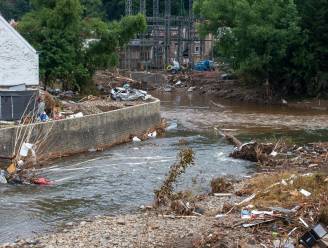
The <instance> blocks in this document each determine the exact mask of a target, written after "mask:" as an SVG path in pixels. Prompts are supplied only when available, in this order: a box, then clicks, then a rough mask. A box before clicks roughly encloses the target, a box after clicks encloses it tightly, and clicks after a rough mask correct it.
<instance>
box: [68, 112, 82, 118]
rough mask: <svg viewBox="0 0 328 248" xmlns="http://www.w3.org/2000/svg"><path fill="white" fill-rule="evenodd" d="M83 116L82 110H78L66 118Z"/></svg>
mask: <svg viewBox="0 0 328 248" xmlns="http://www.w3.org/2000/svg"><path fill="white" fill-rule="evenodd" d="M83 116H84V115H83V113H82V112H78V113H76V114H73V115H69V116H67V119H74V118H81V117H83Z"/></svg>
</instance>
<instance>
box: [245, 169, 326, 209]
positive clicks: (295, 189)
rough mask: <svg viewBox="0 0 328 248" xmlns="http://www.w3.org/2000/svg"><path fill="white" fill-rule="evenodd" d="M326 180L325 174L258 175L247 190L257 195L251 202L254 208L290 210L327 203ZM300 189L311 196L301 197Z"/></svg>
mask: <svg viewBox="0 0 328 248" xmlns="http://www.w3.org/2000/svg"><path fill="white" fill-rule="evenodd" d="M327 178H328V176H327V174H324V173H316V174H311V175H301V174H298V173H292V172H284V173H277V174H270V175H259V176H257V177H255V178H254V179H252V180H251V181H250V183H249V184H248V187H247V188H248V189H249V190H250V191H252V192H254V193H257V196H256V197H255V199H254V200H253V204H254V205H255V206H256V207H263V208H266V207H272V206H280V207H285V208H292V207H294V206H296V205H302V206H306V205H311V204H318V203H320V201H322V202H325V203H327V202H326V201H327V196H328V195H327V189H328V180H327ZM286 184H287V185H286ZM273 185H274V186H273ZM301 189H305V190H306V191H309V192H311V196H309V197H306V196H304V195H302V194H301V193H300V192H299V191H300V190H301Z"/></svg>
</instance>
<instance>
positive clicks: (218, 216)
mask: <svg viewBox="0 0 328 248" xmlns="http://www.w3.org/2000/svg"><path fill="white" fill-rule="evenodd" d="M226 216H227V215H226V214H217V215H215V218H217V219H220V218H224V217H226Z"/></svg>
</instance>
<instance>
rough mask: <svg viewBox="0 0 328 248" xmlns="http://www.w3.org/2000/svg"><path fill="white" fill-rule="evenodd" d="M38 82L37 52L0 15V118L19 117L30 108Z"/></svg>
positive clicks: (36, 91)
mask: <svg viewBox="0 0 328 248" xmlns="http://www.w3.org/2000/svg"><path fill="white" fill-rule="evenodd" d="M38 86H39V55H38V53H37V52H36V50H35V49H34V48H33V47H32V46H31V45H30V44H29V43H28V42H27V41H26V40H25V39H24V38H23V37H22V36H21V35H20V34H19V33H18V32H17V31H16V30H15V29H14V28H13V27H12V26H11V25H10V24H9V23H8V22H7V21H6V20H5V19H4V18H3V17H2V16H1V15H0V120H6V121H9V120H10V121H12V120H18V119H20V118H21V117H22V115H23V113H24V112H29V111H31V110H30V108H31V106H32V105H33V104H30V103H34V102H35V97H36V95H37V94H38ZM33 106H34V105H33ZM25 110H27V111H25Z"/></svg>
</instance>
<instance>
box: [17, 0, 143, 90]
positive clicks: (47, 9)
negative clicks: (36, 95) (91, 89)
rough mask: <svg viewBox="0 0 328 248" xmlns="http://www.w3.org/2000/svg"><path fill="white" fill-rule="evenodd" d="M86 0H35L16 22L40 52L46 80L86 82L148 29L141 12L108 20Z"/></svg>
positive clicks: (66, 84)
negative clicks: (136, 36)
mask: <svg viewBox="0 0 328 248" xmlns="http://www.w3.org/2000/svg"><path fill="white" fill-rule="evenodd" d="M81 2H85V3H86V4H85V5H83V4H81ZM87 2H88V1H80V0H56V1H48V0H47V1H43V0H34V1H31V5H30V8H31V10H30V11H29V12H28V13H27V14H25V15H24V16H23V17H22V19H21V20H20V21H19V22H18V26H17V28H18V30H19V32H20V33H21V34H22V35H23V36H24V37H25V38H26V39H27V40H28V41H29V42H30V43H31V44H32V45H33V46H34V48H35V49H36V50H37V51H38V52H39V53H40V76H41V79H42V81H43V83H44V84H45V85H46V86H47V85H51V84H53V83H57V84H61V85H62V87H63V89H74V90H80V89H81V88H85V87H87V84H88V82H90V81H91V78H92V75H93V74H94V73H95V71H96V70H97V69H102V68H108V67H110V66H113V65H115V64H117V62H118V52H119V48H121V47H123V46H124V45H126V44H127V43H128V42H129V40H131V39H132V38H133V37H135V35H136V34H138V33H142V32H144V31H145V29H146V20H145V17H144V16H143V15H135V16H127V17H123V18H122V19H121V20H119V21H112V22H107V21H105V20H104V19H102V18H101V17H99V16H96V15H93V13H92V12H90V11H91V10H92V8H90V6H89V5H90V3H88V4H87ZM96 2H97V1H96ZM95 13H96V12H95Z"/></svg>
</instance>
